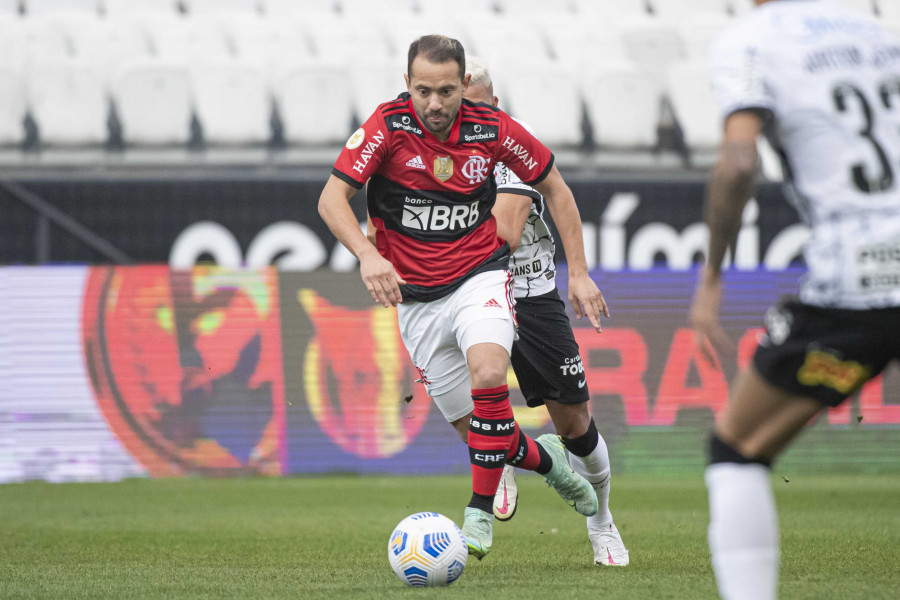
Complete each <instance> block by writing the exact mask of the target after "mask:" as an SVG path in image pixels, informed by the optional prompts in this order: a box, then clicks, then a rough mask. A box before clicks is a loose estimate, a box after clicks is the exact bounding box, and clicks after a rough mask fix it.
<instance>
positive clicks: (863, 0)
mask: <svg viewBox="0 0 900 600" xmlns="http://www.w3.org/2000/svg"><path fill="white" fill-rule="evenodd" d="M837 1H838V2H839V3H841V4H845V5H847V6H848V7H850V8H852V9H854V10H857V11H859V12H861V13H864V14H867V15H869V16H870V17H871V16H874V15H875V1H874V0H837ZM890 3H893V4H896V3H897V0H890V2H884V0H882V1H881V4H890Z"/></svg>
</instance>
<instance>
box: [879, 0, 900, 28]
mask: <svg viewBox="0 0 900 600" xmlns="http://www.w3.org/2000/svg"><path fill="white" fill-rule="evenodd" d="M878 14H879V15H880V16H881V18H882V19H883V20H884V21H888V22H892V23H900V2H897V1H896V0H878Z"/></svg>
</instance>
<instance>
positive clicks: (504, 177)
mask: <svg viewBox="0 0 900 600" xmlns="http://www.w3.org/2000/svg"><path fill="white" fill-rule="evenodd" d="M526 128H527V127H526ZM494 177H495V178H496V180H497V193H498V194H519V195H522V196H528V197H529V198H531V212H530V213H529V214H528V218H527V219H526V220H525V228H524V230H523V231H522V238H521V240H520V241H519V247H518V248H516V251H515V252H514V253H513V254H512V256H511V257H510V258H509V271H510V273H512V275H513V278H514V285H513V295H514V296H515V297H516V298H528V297H531V296H539V295H541V294H546V293H547V292H551V291H553V290H554V289H555V288H556V263H555V262H554V260H553V257H554V255H555V254H556V244H555V243H554V241H553V235H552V234H551V233H550V228H549V227H548V226H547V223H546V222H545V221H544V218H543V214H544V197H543V196H541V194H540V193H539V192H538V191H537V190H536V189H534V188H533V187H530V186H528V185H525V184H524V183H522V180H520V179H519V178H518V177H517V176H516V174H515V173H513V172H512V171H511V170H509V169H508V168H506V165H504V164H503V163H497V164H496V165H495V167H494Z"/></svg>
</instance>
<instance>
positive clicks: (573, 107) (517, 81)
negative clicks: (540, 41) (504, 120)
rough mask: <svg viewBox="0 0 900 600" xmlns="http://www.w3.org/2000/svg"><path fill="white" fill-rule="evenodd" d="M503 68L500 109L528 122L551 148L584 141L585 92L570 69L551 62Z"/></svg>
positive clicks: (499, 91)
mask: <svg viewBox="0 0 900 600" xmlns="http://www.w3.org/2000/svg"><path fill="white" fill-rule="evenodd" d="M501 68H502V74H503V80H502V81H503V84H502V90H498V91H497V93H498V95H499V97H500V103H501V104H500V108H503V109H504V110H507V111H509V112H510V113H511V114H512V115H514V116H515V117H516V118H518V119H522V120H523V121H524V122H526V123H527V124H528V125H529V126H530V127H531V128H532V129H533V130H534V133H535V135H536V136H537V137H538V139H539V140H541V141H542V142H543V143H544V144H546V145H547V146H550V147H551V148H556V147H559V146H578V145H580V144H582V143H583V142H584V131H583V128H582V119H583V115H584V109H583V104H582V100H581V91H580V90H579V88H578V83H577V80H576V78H575V77H573V75H572V73H571V72H570V71H569V70H567V69H561V68H560V67H559V65H558V64H549V63H546V64H529V63H518V64H517V65H516V66H512V65H508V66H505V67H501ZM536 82H539V84H536ZM501 92H502V95H501Z"/></svg>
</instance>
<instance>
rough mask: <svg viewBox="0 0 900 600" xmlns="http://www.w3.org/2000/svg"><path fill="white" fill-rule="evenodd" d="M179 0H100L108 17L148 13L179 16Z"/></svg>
mask: <svg viewBox="0 0 900 600" xmlns="http://www.w3.org/2000/svg"><path fill="white" fill-rule="evenodd" d="M178 1H179V0H100V2H101V6H102V11H103V13H104V14H106V15H108V16H116V17H119V16H124V15H135V14H146V13H164V14H173V15H174V14H177V13H178Z"/></svg>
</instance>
